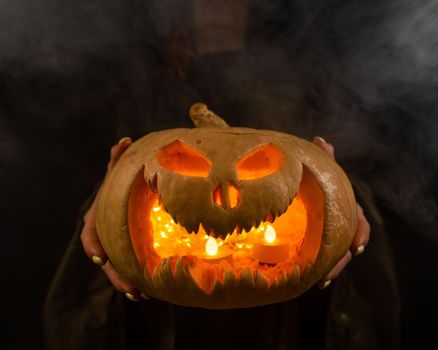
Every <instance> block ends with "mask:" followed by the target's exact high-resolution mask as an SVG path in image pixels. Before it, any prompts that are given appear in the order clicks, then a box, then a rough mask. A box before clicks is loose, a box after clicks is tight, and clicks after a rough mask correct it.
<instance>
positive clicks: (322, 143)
mask: <svg viewBox="0 0 438 350" xmlns="http://www.w3.org/2000/svg"><path fill="white" fill-rule="evenodd" d="M313 143H314V144H315V145H316V146H318V147H319V148H321V149H322V150H323V151H324V152H326V153H327V154H328V155H329V156H330V157H331V158H332V159H335V148H334V147H333V145H332V144H330V143H327V142H326V140H324V139H323V138H322V137H321V136H315V137H314V138H313Z"/></svg>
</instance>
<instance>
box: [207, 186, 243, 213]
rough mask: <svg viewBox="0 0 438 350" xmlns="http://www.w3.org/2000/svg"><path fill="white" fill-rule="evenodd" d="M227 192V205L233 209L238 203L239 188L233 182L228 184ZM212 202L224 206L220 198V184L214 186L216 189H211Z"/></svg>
mask: <svg viewBox="0 0 438 350" xmlns="http://www.w3.org/2000/svg"><path fill="white" fill-rule="evenodd" d="M227 192H228V205H229V207H230V209H233V208H235V207H237V206H238V205H239V202H240V190H239V189H238V188H237V187H236V186H234V185H233V184H229V185H228V191H227ZM213 202H214V203H215V204H216V205H218V206H220V207H224V201H223V200H222V186H220V185H219V186H218V187H216V189H215V190H214V191H213Z"/></svg>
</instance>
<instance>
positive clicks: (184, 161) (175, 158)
mask: <svg viewBox="0 0 438 350" xmlns="http://www.w3.org/2000/svg"><path fill="white" fill-rule="evenodd" d="M157 160H158V163H159V164H160V165H161V166H162V167H164V168H166V169H167V170H170V171H172V172H174V173H177V174H181V175H186V176H201V177H207V176H208V173H209V171H210V168H211V164H210V162H209V161H208V159H207V158H205V157H204V156H203V155H201V154H200V153H198V152H197V151H195V150H194V149H193V148H191V147H190V146H188V145H186V144H185V143H183V142H181V141H179V140H176V141H173V142H172V143H170V144H168V145H167V146H164V147H163V148H161V149H160V150H159V151H158V154H157Z"/></svg>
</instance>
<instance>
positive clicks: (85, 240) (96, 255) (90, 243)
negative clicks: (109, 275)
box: [81, 221, 108, 265]
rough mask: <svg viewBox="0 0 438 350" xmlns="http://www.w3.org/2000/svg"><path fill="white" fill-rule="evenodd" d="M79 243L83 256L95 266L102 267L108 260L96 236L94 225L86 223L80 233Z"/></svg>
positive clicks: (89, 222)
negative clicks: (82, 249) (83, 252)
mask: <svg viewBox="0 0 438 350" xmlns="http://www.w3.org/2000/svg"><path fill="white" fill-rule="evenodd" d="M81 242H82V246H83V248H84V251H85V254H87V256H88V257H89V258H90V259H91V260H92V261H93V262H94V263H95V264H96V265H103V264H105V262H106V261H107V260H108V258H107V256H106V254H105V251H104V250H103V248H102V245H101V244H100V240H99V237H98V236H97V231H96V225H95V224H92V222H91V221H87V222H85V224H84V227H83V229H82V232H81Z"/></svg>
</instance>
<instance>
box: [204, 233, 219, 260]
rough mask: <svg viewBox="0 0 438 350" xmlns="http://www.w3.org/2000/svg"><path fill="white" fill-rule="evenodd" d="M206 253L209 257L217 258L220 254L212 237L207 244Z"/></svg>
mask: <svg viewBox="0 0 438 350" xmlns="http://www.w3.org/2000/svg"><path fill="white" fill-rule="evenodd" d="M205 252H206V253H207V255H209V256H215V255H216V254H217V252H218V246H217V242H216V240H215V239H214V237H210V238H208V240H207V243H206V244H205Z"/></svg>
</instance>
